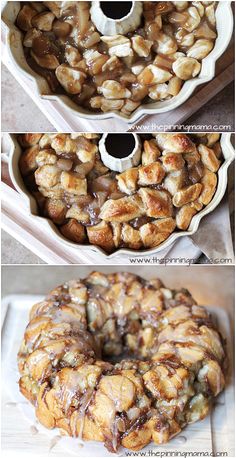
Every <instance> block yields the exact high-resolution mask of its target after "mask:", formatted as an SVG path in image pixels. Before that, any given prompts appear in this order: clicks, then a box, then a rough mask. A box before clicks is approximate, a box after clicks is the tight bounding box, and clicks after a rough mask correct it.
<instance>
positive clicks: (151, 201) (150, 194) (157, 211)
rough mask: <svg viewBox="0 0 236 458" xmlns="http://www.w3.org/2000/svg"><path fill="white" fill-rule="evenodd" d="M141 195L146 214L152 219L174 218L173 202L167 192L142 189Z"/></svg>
mask: <svg viewBox="0 0 236 458" xmlns="http://www.w3.org/2000/svg"><path fill="white" fill-rule="evenodd" d="M139 194H140V196H141V198H142V201H143V204H144V206H145V210H146V214H147V215H148V216H150V217H151V218H165V217H166V216H172V202H171V199H170V196H169V194H168V193H167V192H166V191H157V190H156V189H150V188H141V189H140V190H139Z"/></svg>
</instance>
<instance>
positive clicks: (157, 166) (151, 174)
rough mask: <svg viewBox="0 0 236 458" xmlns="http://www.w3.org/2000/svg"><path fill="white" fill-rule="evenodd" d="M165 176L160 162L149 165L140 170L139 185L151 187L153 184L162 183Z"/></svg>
mask: <svg viewBox="0 0 236 458" xmlns="http://www.w3.org/2000/svg"><path fill="white" fill-rule="evenodd" d="M164 176H165V170H164V168H163V167H162V165H161V163H160V162H153V163H152V164H149V165H144V166H142V167H140V168H139V169H138V184H139V186H150V185H152V184H158V183H161V182H162V180H163V178H164Z"/></svg>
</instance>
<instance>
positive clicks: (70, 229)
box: [60, 218, 86, 243]
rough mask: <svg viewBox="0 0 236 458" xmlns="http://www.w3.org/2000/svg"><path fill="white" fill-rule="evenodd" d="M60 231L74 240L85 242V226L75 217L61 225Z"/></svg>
mask: <svg viewBox="0 0 236 458" xmlns="http://www.w3.org/2000/svg"><path fill="white" fill-rule="evenodd" d="M60 231H61V233H62V234H63V235H64V237H66V238H67V239H69V240H72V242H76V243H83V242H84V241H85V239H86V234H85V229H84V227H83V226H82V224H80V223H78V221H76V220H75V219H73V218H71V219H70V220H69V221H68V222H67V223H66V224H64V225H63V226H61V227H60Z"/></svg>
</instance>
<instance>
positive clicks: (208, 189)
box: [199, 168, 217, 205]
mask: <svg viewBox="0 0 236 458" xmlns="http://www.w3.org/2000/svg"><path fill="white" fill-rule="evenodd" d="M201 184H202V191H201V194H200V196H199V201H200V202H201V203H202V204H203V205H208V204H209V202H210V201H211V200H212V197H213V196H214V194H215V190H216V186H217V175H216V174H215V173H214V172H211V171H210V170H208V169H207V168H205V170H204V175H203V178H202V179H201Z"/></svg>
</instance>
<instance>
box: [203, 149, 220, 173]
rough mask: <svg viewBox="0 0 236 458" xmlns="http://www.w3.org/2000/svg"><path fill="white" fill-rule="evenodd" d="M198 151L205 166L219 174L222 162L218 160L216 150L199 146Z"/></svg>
mask: <svg viewBox="0 0 236 458" xmlns="http://www.w3.org/2000/svg"><path fill="white" fill-rule="evenodd" d="M198 151H199V153H200V156H201V160H202V162H203V164H204V165H205V166H206V167H207V168H208V169H209V170H210V171H211V172H217V170H218V169H219V167H220V161H219V160H218V159H217V157H216V155H215V153H214V150H213V149H211V148H208V147H207V146H205V145H199V147H198Z"/></svg>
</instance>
